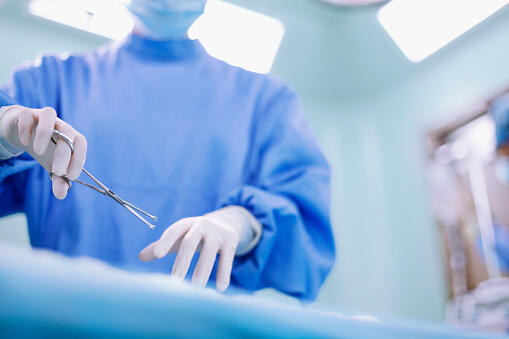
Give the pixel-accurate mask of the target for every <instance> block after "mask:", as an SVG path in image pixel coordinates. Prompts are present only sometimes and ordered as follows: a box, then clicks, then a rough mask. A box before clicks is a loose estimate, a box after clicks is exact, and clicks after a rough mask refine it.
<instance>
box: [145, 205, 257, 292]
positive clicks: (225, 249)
mask: <svg viewBox="0 0 509 339" xmlns="http://www.w3.org/2000/svg"><path fill="white" fill-rule="evenodd" d="M261 233H262V227H261V225H260V223H259V222H258V221H257V220H256V219H255V217H254V216H253V215H252V214H251V213H250V212H249V211H248V210H246V209H245V208H243V207H240V206H228V207H225V208H221V209H219V210H217V211H214V212H211V213H207V214H205V215H204V216H201V217H193V218H184V219H181V220H179V221H177V222H176V223H174V224H173V225H171V226H170V227H168V228H167V229H166V230H165V231H164V233H163V235H162V236H161V238H160V239H159V240H158V241H155V242H153V243H151V244H150V245H148V246H147V247H145V248H144V249H143V250H142V251H141V252H140V255H139V258H140V259H141V260H142V261H151V260H154V259H158V258H163V257H164V256H166V255H168V254H169V253H172V252H175V251H178V253H177V257H176V259H175V262H174V264H173V269H172V275H174V276H175V277H177V278H178V279H181V280H183V279H184V278H185V276H186V274H187V271H188V270H189V265H190V264H191V260H192V258H193V256H194V254H195V252H197V251H200V252H201V253H200V258H199V259H198V263H197V264H196V267H195V270H194V272H193V278H192V284H193V285H198V286H205V285H206V284H207V282H208V280H209V277H210V274H211V272H212V268H213V267H214V263H215V261H216V255H217V254H218V253H219V255H220V257H219V263H218V267H217V268H218V269H217V277H216V288H217V289H218V290H219V291H224V290H226V288H228V285H229V284H230V275H231V270H232V265H233V259H234V257H235V255H242V254H245V253H247V252H249V251H250V250H251V249H252V248H253V247H254V246H256V244H257V243H258V240H259V239H260V237H261Z"/></svg>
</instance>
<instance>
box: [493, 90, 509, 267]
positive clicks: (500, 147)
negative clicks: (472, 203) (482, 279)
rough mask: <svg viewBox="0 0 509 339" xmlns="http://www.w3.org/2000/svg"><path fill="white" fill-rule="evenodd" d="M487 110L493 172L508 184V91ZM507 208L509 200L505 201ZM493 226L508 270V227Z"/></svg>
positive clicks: (503, 265) (495, 224) (498, 250)
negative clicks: (492, 125) (492, 131)
mask: <svg viewBox="0 0 509 339" xmlns="http://www.w3.org/2000/svg"><path fill="white" fill-rule="evenodd" d="M489 112H490V114H491V116H492V118H493V121H494V123H495V137H496V154H497V155H496V160H495V173H496V174H497V177H498V179H499V180H500V181H501V182H502V183H504V184H505V185H509V93H506V94H504V95H502V96H500V97H499V98H497V99H496V100H494V101H493V102H492V103H491V105H490V109H489ZM505 203H506V205H507V206H508V208H509V201H507V202H505ZM494 226H495V246H496V253H497V256H498V258H499V263H500V266H501V268H502V269H503V270H504V271H506V272H509V228H508V226H507V225H503V224H501V223H499V222H497V221H495V222H494Z"/></svg>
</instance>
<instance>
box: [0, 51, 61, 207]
mask: <svg viewBox="0 0 509 339" xmlns="http://www.w3.org/2000/svg"><path fill="white" fill-rule="evenodd" d="M56 74H57V72H56V59H55V58H54V57H50V56H47V57H42V58H41V59H39V60H38V62H37V63H35V64H33V65H27V66H24V67H20V68H18V69H17V70H16V71H14V73H13V74H12V77H11V81H10V82H9V84H7V85H5V86H1V87H0V107H3V106H10V105H21V106H25V107H31V108H41V107H43V106H53V107H54V108H55V109H56V105H54V104H51V103H52V102H54V101H56V98H57V95H56V93H57V88H56V79H57V76H56ZM42 79H46V80H48V79H49V81H44V82H43V81H42ZM0 137H1V136H0ZM35 164H36V161H35V160H34V159H33V158H32V157H31V156H30V155H28V153H22V154H21V155H19V156H16V157H13V158H10V159H7V160H0V197H1V201H2V203H0V217H2V216H6V215H9V214H13V213H18V212H23V206H24V196H25V194H24V191H25V186H26V182H27V174H28V173H27V172H28V171H29V170H30V169H31V168H33V166H34V165H35Z"/></svg>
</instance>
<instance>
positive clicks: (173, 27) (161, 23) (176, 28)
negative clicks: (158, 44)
mask: <svg viewBox="0 0 509 339" xmlns="http://www.w3.org/2000/svg"><path fill="white" fill-rule="evenodd" d="M123 2H124V4H125V5H126V7H127V9H129V11H130V12H131V13H132V14H133V15H134V18H135V21H136V29H137V30H138V31H139V32H140V33H141V34H143V35H145V36H146V37H148V38H151V39H155V40H172V39H185V38H187V31H188V30H189V27H191V25H192V24H193V22H194V21H195V20H196V19H197V18H198V17H199V16H200V15H202V14H203V11H204V9H205V4H206V2H207V0H123Z"/></svg>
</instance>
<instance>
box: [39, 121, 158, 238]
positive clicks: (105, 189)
mask: <svg viewBox="0 0 509 339" xmlns="http://www.w3.org/2000/svg"><path fill="white" fill-rule="evenodd" d="M55 136H56V137H59V138H61V139H62V140H64V141H65V142H66V143H67V145H68V146H69V148H70V149H71V154H72V153H73V152H74V144H73V142H72V141H71V139H70V138H69V137H68V136H67V135H65V134H64V133H62V132H60V131H57V130H54V131H53V135H52V136H51V142H52V143H53V145H55V146H56V144H57V140H55V138H54V137H55ZM82 170H83V172H84V173H85V174H86V175H88V177H89V178H90V179H92V181H94V182H95V183H96V184H97V185H98V186H99V187H96V186H93V185H90V184H87V183H86V182H83V181H81V180H79V179H75V180H71V179H69V178H68V177H67V175H62V176H60V177H61V178H62V179H64V180H65V181H66V182H67V184H68V185H69V188H70V187H71V186H72V182H73V181H74V182H76V183H78V184H80V185H83V186H86V187H88V188H91V189H93V190H94V191H97V192H99V193H101V194H103V195H105V196H107V197H110V198H111V199H113V200H115V201H116V202H117V203H119V204H120V205H121V206H122V207H124V208H125V209H126V210H128V211H129V212H131V213H132V214H134V215H135V216H136V217H137V218H138V219H140V220H141V221H143V222H144V223H145V224H146V225H147V226H148V227H150V229H154V228H155V225H153V224H151V223H150V222H148V221H147V220H145V218H143V217H142V216H141V215H140V214H139V213H138V212H140V213H142V214H144V215H146V216H147V217H149V218H150V219H152V220H153V221H154V223H155V222H156V221H157V217H156V216H153V215H151V214H149V213H147V212H145V211H144V210H142V209H141V208H139V207H137V206H135V205H133V204H131V203H130V202H128V201H125V200H124V199H121V198H120V197H119V196H118V195H116V194H115V193H114V192H113V191H112V190H110V189H109V188H108V187H106V185H104V184H103V183H102V182H100V181H99V180H97V179H96V178H95V177H94V176H93V175H92V174H90V172H89V171H87V170H86V169H85V168H83V169H82ZM53 175H56V174H55V172H53V170H51V171H50V172H49V176H50V178H51V177H53ZM136 211H138V212H136Z"/></svg>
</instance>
